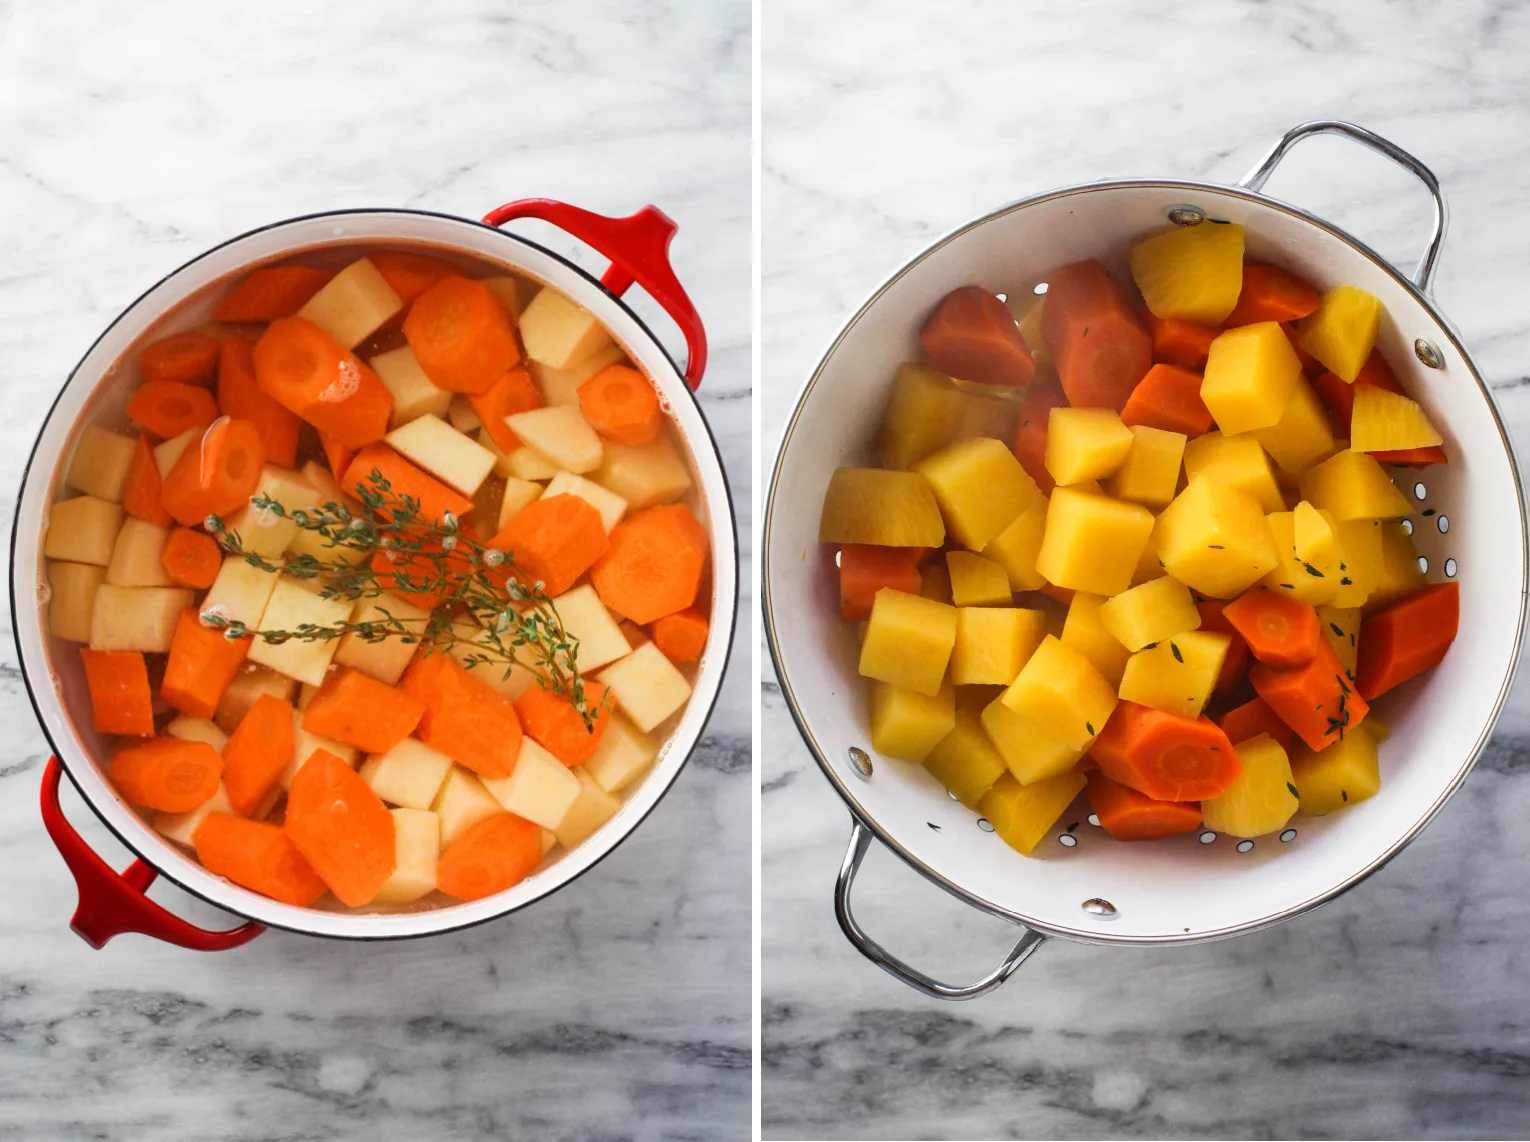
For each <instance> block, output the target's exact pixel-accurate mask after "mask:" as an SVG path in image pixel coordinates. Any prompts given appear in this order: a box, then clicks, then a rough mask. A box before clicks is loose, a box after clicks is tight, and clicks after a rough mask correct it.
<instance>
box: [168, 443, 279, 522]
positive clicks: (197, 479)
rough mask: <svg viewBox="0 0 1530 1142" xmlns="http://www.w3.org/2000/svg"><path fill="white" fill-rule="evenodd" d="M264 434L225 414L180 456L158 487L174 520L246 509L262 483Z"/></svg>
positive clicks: (185, 519)
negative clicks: (261, 434) (261, 439)
mask: <svg viewBox="0 0 1530 1142" xmlns="http://www.w3.org/2000/svg"><path fill="white" fill-rule="evenodd" d="M264 463H265V457H264V455H263V453H262V452H261V447H260V434H259V433H258V432H256V431H255V426H254V425H253V424H251V423H250V422H249V421H247V420H234V419H233V418H232V417H227V416H221V417H219V418H218V419H217V420H215V421H213V423H212V426H211V427H210V428H208V430H207V431H206V432H204V433H203V434H202V439H201V441H200V442H199V443H196V444H192V445H191V446H190V447H188V448H187V449H186V450H185V451H184V452H182V453H181V455H180V457H179V458H178V459H177V460H176V462H175V465H174V467H172V468H171V469H170V472H169V474H168V475H167V476H166V477H165V479H164V483H163V484H161V485H160V493H159V494H160V500H161V502H163V503H164V505H165V510H166V511H168V512H169V513H170V514H171V516H173V517H174V518H175V522H176V523H179V524H183V525H185V526H187V527H190V526H192V525H194V524H199V523H201V522H202V521H203V520H205V519H206V518H207V517H208V516H210V515H219V516H226V515H229V514H231V513H233V512H235V511H238V510H239V509H240V508H242V507H244V505H245V504H246V503H248V502H249V499H250V497H251V496H252V495H254V494H255V489H256V488H257V487H258V486H259V484H260V472H261V466H262V465H263V464H264Z"/></svg>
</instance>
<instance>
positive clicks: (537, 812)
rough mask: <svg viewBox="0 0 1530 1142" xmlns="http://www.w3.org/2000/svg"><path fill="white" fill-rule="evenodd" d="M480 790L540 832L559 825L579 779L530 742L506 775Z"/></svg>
mask: <svg viewBox="0 0 1530 1142" xmlns="http://www.w3.org/2000/svg"><path fill="white" fill-rule="evenodd" d="M483 786H484V788H485V789H487V790H488V791H489V792H490V794H492V795H493V797H494V799H495V800H496V801H498V802H499V803H500V805H501V806H503V807H504V808H505V809H506V810H508V811H509V812H511V813H514V814H515V815H516V816H518V817H524V818H525V819H526V820H528V821H534V822H536V823H537V824H538V825H541V826H542V827H543V828H544V829H556V828H557V827H558V825H559V824H560V823H562V821H563V818H564V816H565V815H566V814H567V813H568V811H569V809H570V808H572V807H573V804H574V802H575V801H577V800H578V799H579V792H580V785H579V779H578V778H577V777H575V776H574V775H573V774H572V773H571V772H569V768H568V766H566V765H564V764H563V762H561V761H559V760H558V759H557V758H556V757H554V756H553V755H552V754H550V753H548V752H547V750H545V749H543V748H542V747H541V746H540V745H538V744H537V743H536V742H534V741H532V740H531V739H530V738H527V739H525V740H524V741H522V742H521V750H520V755H519V756H518V757H517V758H516V759H515V768H514V770H512V771H511V773H510V775H509V776H508V777H498V778H485V779H484V781H483ZM538 845H539V846H540V838H539V839H538Z"/></svg>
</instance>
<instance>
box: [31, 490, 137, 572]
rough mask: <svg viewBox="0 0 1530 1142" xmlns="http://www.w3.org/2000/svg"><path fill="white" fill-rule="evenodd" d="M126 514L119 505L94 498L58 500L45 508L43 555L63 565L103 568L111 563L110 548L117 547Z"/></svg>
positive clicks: (82, 497) (78, 497)
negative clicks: (91, 564)
mask: <svg viewBox="0 0 1530 1142" xmlns="http://www.w3.org/2000/svg"><path fill="white" fill-rule="evenodd" d="M125 514H126V513H124V512H123V510H122V505H121V504H114V503H112V502H111V501H110V500H102V499H97V498H96V497H95V496H76V497H75V498H74V499H72V500H59V501H58V502H57V503H55V504H54V505H53V506H52V507H51V508H49V509H48V537H47V539H46V540H45V541H44V543H43V554H44V555H46V556H47V557H48V558H49V559H62V560H64V561H65V562H66V563H93V564H95V565H96V566H97V567H105V566H106V565H107V564H109V563H110V562H111V561H112V548H114V547H115V546H116V545H117V532H118V531H120V530H121V529H122V521H123V519H124V518H125Z"/></svg>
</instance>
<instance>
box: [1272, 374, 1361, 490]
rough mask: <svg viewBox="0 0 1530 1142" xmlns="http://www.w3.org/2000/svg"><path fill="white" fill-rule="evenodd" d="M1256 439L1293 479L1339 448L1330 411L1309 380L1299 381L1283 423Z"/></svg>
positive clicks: (1281, 420)
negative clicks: (1331, 422)
mask: <svg viewBox="0 0 1530 1142" xmlns="http://www.w3.org/2000/svg"><path fill="white" fill-rule="evenodd" d="M1376 391H1377V392H1380V391H1381V390H1380V389H1377V390H1376ZM1254 439H1255V440H1257V441H1259V443H1260V445H1261V446H1262V447H1263V448H1264V450H1265V451H1266V452H1268V453H1269V454H1270V459H1272V460H1274V461H1275V463H1276V464H1278V465H1280V469H1281V471H1283V472H1285V473H1286V474H1287V475H1291V476H1300V475H1301V474H1302V473H1303V472H1305V471H1306V470H1307V469H1308V468H1310V467H1312V465H1314V464H1316V463H1317V462H1318V461H1319V460H1326V459H1327V458H1328V457H1329V456H1331V455H1333V452H1334V448H1335V447H1336V446H1335V444H1334V439H1333V426H1332V425H1330V424H1329V422H1328V410H1327V409H1326V408H1324V407H1323V401H1322V399H1321V398H1320V397H1319V396H1318V395H1317V390H1316V389H1314V388H1313V387H1312V386H1311V385H1310V384H1308V383H1307V378H1306V377H1297V378H1296V385H1295V386H1294V387H1293V388H1292V389H1291V398H1290V399H1289V400H1288V401H1286V407H1285V411H1284V412H1282V413H1281V414H1280V419H1279V420H1277V421H1276V422H1275V423H1274V424H1272V425H1270V427H1269V428H1260V429H1257V430H1255V432H1254Z"/></svg>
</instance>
